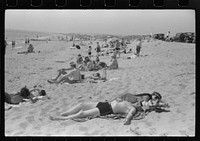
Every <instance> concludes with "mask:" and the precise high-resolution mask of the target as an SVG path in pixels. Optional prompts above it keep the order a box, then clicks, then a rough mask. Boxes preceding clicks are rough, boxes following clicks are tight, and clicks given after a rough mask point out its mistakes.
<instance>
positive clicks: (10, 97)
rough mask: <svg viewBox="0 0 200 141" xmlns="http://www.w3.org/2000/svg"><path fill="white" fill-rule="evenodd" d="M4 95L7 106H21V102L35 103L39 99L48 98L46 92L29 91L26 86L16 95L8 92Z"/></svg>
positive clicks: (38, 90)
mask: <svg viewBox="0 0 200 141" xmlns="http://www.w3.org/2000/svg"><path fill="white" fill-rule="evenodd" d="M4 94H5V98H4V99H5V101H4V102H6V103H7V104H19V103H21V102H28V101H31V102H32V103H35V102H36V101H37V100H39V99H45V98H47V96H46V91H45V90H42V89H32V90H29V89H28V88H26V86H25V87H23V88H22V89H21V90H20V92H17V93H15V94H8V93H7V92H5V93H4ZM5 108H6V107H5ZM6 109H7V108H6Z"/></svg>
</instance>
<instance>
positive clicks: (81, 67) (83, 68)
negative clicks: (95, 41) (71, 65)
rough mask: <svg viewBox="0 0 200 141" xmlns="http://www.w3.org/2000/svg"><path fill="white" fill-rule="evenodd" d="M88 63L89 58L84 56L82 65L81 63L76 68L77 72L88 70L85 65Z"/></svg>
mask: <svg viewBox="0 0 200 141" xmlns="http://www.w3.org/2000/svg"><path fill="white" fill-rule="evenodd" d="M90 61H91V60H90V58H89V57H88V56H86V57H85V58H84V61H83V63H82V64H81V65H79V66H78V68H79V70H81V71H88V69H87V64H88V62H90Z"/></svg>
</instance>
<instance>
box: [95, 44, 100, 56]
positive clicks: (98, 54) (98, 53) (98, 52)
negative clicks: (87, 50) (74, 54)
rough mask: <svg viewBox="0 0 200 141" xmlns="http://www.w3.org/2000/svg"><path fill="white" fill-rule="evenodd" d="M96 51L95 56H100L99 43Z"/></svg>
mask: <svg viewBox="0 0 200 141" xmlns="http://www.w3.org/2000/svg"><path fill="white" fill-rule="evenodd" d="M96 51H97V56H100V52H101V47H100V45H99V42H97V47H96Z"/></svg>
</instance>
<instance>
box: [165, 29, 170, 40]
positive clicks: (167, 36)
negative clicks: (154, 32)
mask: <svg viewBox="0 0 200 141" xmlns="http://www.w3.org/2000/svg"><path fill="white" fill-rule="evenodd" d="M169 35H170V31H168V32H167V34H166V37H165V40H168V39H169Z"/></svg>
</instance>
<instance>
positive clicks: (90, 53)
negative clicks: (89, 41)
mask: <svg viewBox="0 0 200 141" xmlns="http://www.w3.org/2000/svg"><path fill="white" fill-rule="evenodd" d="M88 56H89V58H90V59H91V57H92V47H91V46H89V48H88Z"/></svg>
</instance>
